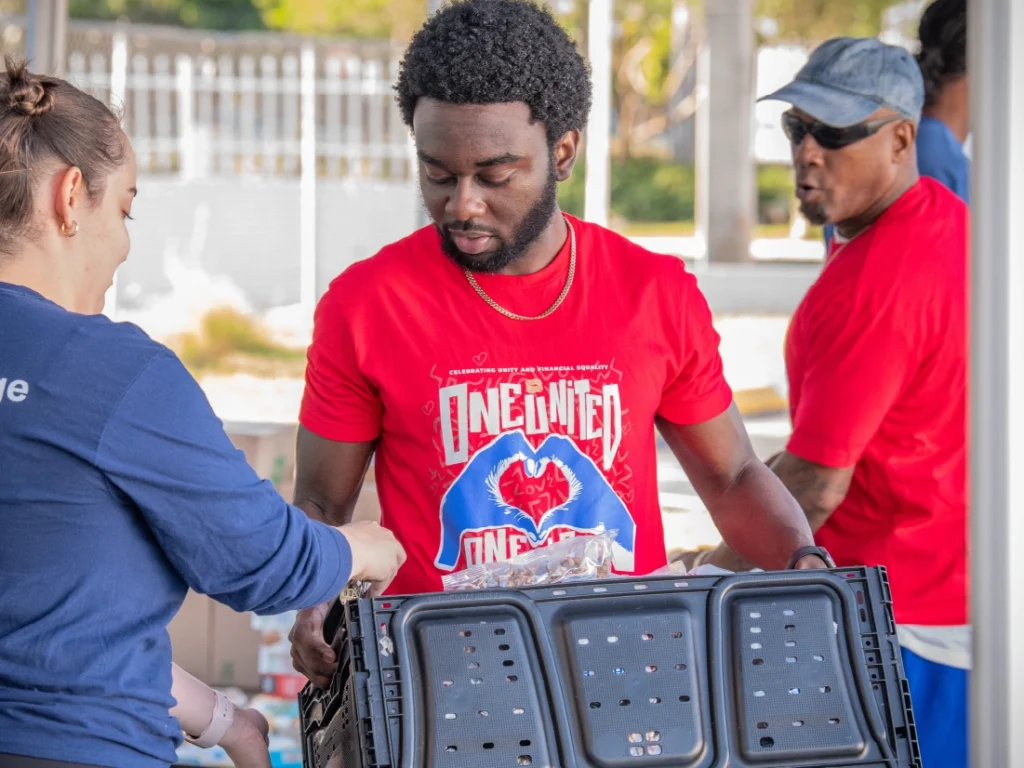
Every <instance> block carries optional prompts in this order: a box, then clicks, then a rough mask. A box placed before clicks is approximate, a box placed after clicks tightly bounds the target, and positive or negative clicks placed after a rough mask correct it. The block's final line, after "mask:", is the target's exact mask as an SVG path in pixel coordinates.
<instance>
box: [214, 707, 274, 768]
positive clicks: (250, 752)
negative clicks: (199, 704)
mask: <svg viewBox="0 0 1024 768" xmlns="http://www.w3.org/2000/svg"><path fill="white" fill-rule="evenodd" d="M269 733H270V725H269V723H267V718H265V717H264V716H263V715H261V714H260V713H259V712H257V711H256V710H255V709H236V710H235V719H234V722H232V723H231V727H230V728H228V732H227V733H225V734H224V738H223V739H221V740H220V746H222V747H224V751H225V752H227V753H228V757H230V758H231V762H232V763H234V764H235V768H271V765H270V749H269Z"/></svg>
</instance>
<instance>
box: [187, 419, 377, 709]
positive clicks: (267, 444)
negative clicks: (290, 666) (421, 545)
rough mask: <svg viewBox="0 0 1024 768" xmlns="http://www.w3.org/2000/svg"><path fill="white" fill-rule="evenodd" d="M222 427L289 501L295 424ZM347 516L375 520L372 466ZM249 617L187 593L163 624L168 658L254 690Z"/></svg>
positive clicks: (256, 649)
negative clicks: (169, 650) (169, 651)
mask: <svg viewBox="0 0 1024 768" xmlns="http://www.w3.org/2000/svg"><path fill="white" fill-rule="evenodd" d="M224 428H225V431H226V432H227V434H228V437H230V438H231V441H232V443H234V445H235V447H236V448H238V449H239V450H241V451H242V452H243V453H244V454H245V458H246V461H248V462H249V465H250V466H251V467H252V468H253V470H255V472H256V474H257V475H259V476H260V477H261V478H264V479H267V480H270V481H271V482H272V483H273V484H274V487H275V488H277V491H278V493H280V494H281V495H282V496H283V497H284V498H285V499H286V500H288V501H289V502H291V501H292V500H293V497H294V492H295V440H296V435H297V432H298V427H297V426H296V425H295V424H265V423H226V424H225V425H224ZM353 517H354V519H356V520H378V521H379V520H380V503H379V501H378V499H377V488H376V484H375V482H374V471H373V466H372V465H371V467H370V470H369V471H368V472H367V476H366V481H365V483H364V484H363V489H362V492H361V493H360V494H359V502H358V503H357V505H356V509H355V513H354V515H353ZM252 616H253V615H252V614H251V613H236V612H235V611H233V610H231V609H230V608H228V607H227V606H224V605H221V604H220V603H218V602H216V601H214V600H212V599H210V598H208V597H205V596H203V595H198V594H196V593H194V592H191V591H190V592H189V594H188V596H187V597H186V598H185V603H184V605H183V606H182V608H181V611H179V613H178V615H177V616H176V617H175V618H174V620H173V621H172V622H171V624H170V626H169V627H168V631H169V633H170V636H171V646H172V649H173V654H174V661H175V662H176V663H177V664H178V665H179V666H181V667H182V668H183V669H184V670H185V671H187V672H189V673H190V674H192V675H195V676H196V677H197V678H199V679H200V680H202V681H203V682H204V683H206V684H208V685H214V686H237V687H239V688H242V689H244V690H259V688H260V686H261V682H262V681H261V677H260V670H259V665H258V659H259V657H260V647H261V644H262V643H261V637H260V633H259V632H258V631H257V630H256V629H254V628H253V626H252ZM266 671H269V670H265V672H266ZM282 671H283V670H282ZM275 687H276V681H275Z"/></svg>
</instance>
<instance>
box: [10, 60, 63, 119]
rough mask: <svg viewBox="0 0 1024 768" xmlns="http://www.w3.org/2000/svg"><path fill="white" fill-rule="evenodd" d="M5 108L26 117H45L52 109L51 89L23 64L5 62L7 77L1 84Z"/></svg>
mask: <svg viewBox="0 0 1024 768" xmlns="http://www.w3.org/2000/svg"><path fill="white" fill-rule="evenodd" d="M3 85H4V86H6V87H5V88H4V90H6V93H5V94H4V96H5V97H6V99H5V100H6V101H7V106H8V107H9V108H10V109H12V110H14V111H15V112H17V113H19V114H21V115H25V116H26V117H38V116H39V115H45V114H46V113H47V112H49V111H50V110H51V109H53V88H51V87H50V84H49V83H48V82H46V81H45V80H44V79H43V78H40V77H39V76H38V75H34V74H32V73H31V72H29V71H28V67H27V66H26V65H25V64H24V63H21V64H15V63H14V62H13V61H11V60H10V59H8V60H7V77H6V82H5V83H3Z"/></svg>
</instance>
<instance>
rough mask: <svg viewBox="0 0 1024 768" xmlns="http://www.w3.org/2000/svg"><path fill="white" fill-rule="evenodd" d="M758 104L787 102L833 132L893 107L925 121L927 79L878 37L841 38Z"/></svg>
mask: <svg viewBox="0 0 1024 768" xmlns="http://www.w3.org/2000/svg"><path fill="white" fill-rule="evenodd" d="M758 101H784V102H788V103H789V104H792V105H793V106H794V107H796V108H797V109H799V110H800V111H801V112H806V113H807V114H808V115H810V116H811V117H813V118H814V119H815V120H819V121H820V122H822V123H825V124H826V125H831V126H833V127H834V128H848V127H849V126H851V125H856V124H857V123H861V122H863V121H865V120H867V119H868V118H869V117H870V116H871V115H872V114H874V113H875V112H876V111H877V110H878V109H880V108H881V107H888V108H889V109H891V110H893V111H894V112H896V113H898V114H900V115H902V116H903V117H905V118H907V119H908V120H913V121H914V122H917V121H918V120H920V119H921V110H922V109H923V108H924V79H923V78H922V77H921V70H920V69H919V68H918V66H917V61H916V60H915V59H914V57H913V56H912V55H911V54H910V53H909V52H908V51H907V50H906V49H904V48H900V47H899V46H895V45H887V44H886V43H883V42H882V41H880V40H877V39H875V38H873V37H868V38H861V37H837V38H835V39H833V40H829V41H828V42H826V43H822V45H820V46H819V47H818V48H816V49H815V50H814V52H813V53H812V54H811V57H810V58H809V59H808V60H807V63H806V64H804V66H803V68H802V69H801V70H800V71H799V72H798V73H797V75H796V79H795V80H794V81H793V82H792V83H790V84H789V85H786V86H784V87H782V88H780V89H779V90H777V91H775V93H772V94H770V95H768V96H764V97H763V98H761V99H758Z"/></svg>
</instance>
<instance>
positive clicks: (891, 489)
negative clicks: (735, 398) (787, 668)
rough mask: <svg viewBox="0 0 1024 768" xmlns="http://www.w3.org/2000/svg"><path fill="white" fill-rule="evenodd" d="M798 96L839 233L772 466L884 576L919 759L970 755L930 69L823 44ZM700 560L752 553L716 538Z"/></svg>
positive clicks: (802, 319)
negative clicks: (924, 166)
mask: <svg viewBox="0 0 1024 768" xmlns="http://www.w3.org/2000/svg"><path fill="white" fill-rule="evenodd" d="M766 98H768V99H772V100H778V101H783V102H787V103H789V104H790V105H791V107H792V108H791V109H790V110H789V111H787V112H786V113H785V114H784V115H783V127H784V128H785V131H786V135H787V136H788V137H789V139H790V141H791V143H792V147H793V165H794V168H795V171H796V183H797V197H798V198H799V199H800V204H801V210H802V211H803V213H804V215H805V216H806V217H807V218H808V219H809V220H810V221H812V222H813V223H815V224H819V225H821V224H827V223H831V224H834V225H835V229H836V236H835V237H834V238H833V242H832V244H831V248H830V251H829V254H828V257H827V260H826V263H825V267H824V269H823V270H822V273H821V275H820V276H819V277H818V280H817V281H816V282H815V284H814V285H813V286H812V287H811V289H810V290H809V291H808V293H807V296H806V297H805V298H804V300H803V302H802V303H801V304H800V306H799V308H798V309H797V311H796V313H795V314H794V316H793V319H792V323H791V325H790V328H789V333H788V335H787V338H786V349H785V355H786V369H787V375H788V378H789V385H790V411H791V413H790V415H791V418H792V422H793V433H792V436H791V438H790V440H789V443H788V445H787V447H786V450H785V451H783V452H782V453H780V454H779V455H778V456H776V457H774V458H773V459H772V461H771V462H770V464H771V467H772V469H773V470H774V471H775V473H776V474H777V475H778V476H779V477H780V478H781V479H782V481H783V483H784V484H785V485H786V487H787V488H788V489H789V491H790V492H791V493H792V494H793V495H794V496H795V497H796V499H797V501H799V502H800V505H801V506H802V507H803V509H804V511H805V513H806V514H807V517H808V519H809V521H810V523H811V527H812V529H813V530H814V531H815V538H816V541H817V543H818V544H819V545H820V546H822V547H824V548H825V549H826V550H828V551H829V552H830V553H831V554H832V556H833V558H834V559H835V561H836V562H837V563H838V564H840V565H855V564H867V565H885V566H886V567H887V568H888V570H889V575H890V579H891V584H892V595H893V602H894V608H895V614H896V622H897V624H898V626H899V632H900V643H901V645H902V647H903V657H904V663H905V666H906V670H907V674H908V677H909V679H910V685H911V692H912V696H913V700H914V706H915V711H916V714H917V722H918V731H919V735H920V740H921V745H922V750H923V753H924V754H923V756H924V765H925V766H927V768H946V767H948V768H953V766H957V767H958V768H962V766H965V765H966V763H967V746H966V745H967V712H966V701H967V670H968V669H969V668H970V632H969V627H968V619H967V542H966V527H967V521H966V479H967V478H966V464H967V456H966V441H967V436H966V373H967V347H966V327H965V326H966V314H967V306H966V303H967V302H966V270H967V216H968V214H967V208H966V206H965V204H964V203H963V201H962V200H960V198H958V197H957V196H956V195H955V194H954V193H953V192H951V191H950V190H949V189H948V188H947V187H945V186H943V185H942V184H941V183H939V182H938V181H936V180H934V179H931V178H922V177H920V176H919V174H918V167H917V159H916V156H915V138H916V135H917V127H918V123H919V121H920V118H921V111H922V106H923V103H924V83H923V80H922V77H921V72H920V69H919V68H918V65H917V63H916V62H915V61H914V59H913V57H912V56H911V55H910V54H909V53H908V52H906V51H905V50H903V49H901V48H897V47H893V46H888V45H884V44H883V43H881V42H879V41H877V40H874V39H853V38H841V39H836V40H830V41H829V42H827V43H825V44H824V45H822V46H821V47H820V48H818V49H817V50H816V51H814V53H813V54H812V55H811V57H810V60H809V61H808V62H807V64H806V66H804V68H803V69H802V70H801V71H800V72H799V74H798V75H797V77H796V80H795V81H794V82H792V83H791V84H789V85H787V86H785V87H784V88H782V89H781V90H779V91H778V92H776V93H773V94H771V95H770V96H768V97H766ZM706 562H710V563H713V564H716V565H720V566H722V567H726V568H731V569H738V568H742V567H743V564H742V563H741V562H738V561H737V559H736V557H735V556H734V555H733V554H732V553H731V552H730V551H729V550H728V549H727V548H726V547H725V546H722V547H720V548H719V549H718V550H716V551H715V552H714V553H712V554H711V556H710V557H708V558H707V560H706Z"/></svg>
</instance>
